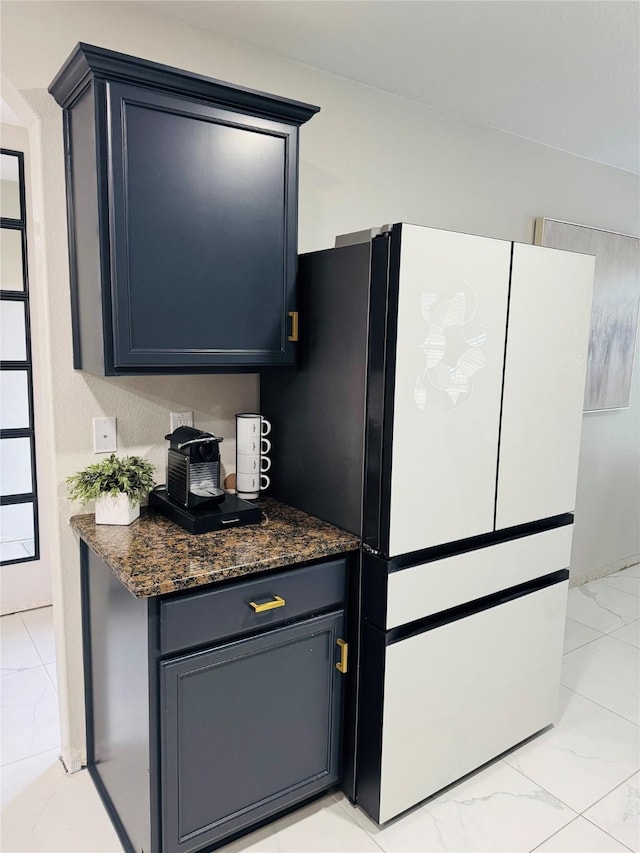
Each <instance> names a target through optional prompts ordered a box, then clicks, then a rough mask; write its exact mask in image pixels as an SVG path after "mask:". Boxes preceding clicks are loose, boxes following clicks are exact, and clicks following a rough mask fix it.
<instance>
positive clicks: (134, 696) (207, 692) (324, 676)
mask: <svg viewBox="0 0 640 853" xmlns="http://www.w3.org/2000/svg"><path fill="white" fill-rule="evenodd" d="M82 554H83V559H82V575H83V619H84V651H85V666H86V682H87V687H86V704H87V721H88V724H87V741H88V743H87V748H88V764H89V769H90V773H91V775H92V777H93V779H94V781H95V783H96V786H97V788H98V790H99V791H100V793H101V795H102V798H103V801H104V802H105V805H106V807H107V809H108V811H109V812H110V815H111V817H112V820H113V822H114V825H115V826H116V829H117V830H118V832H119V835H120V839H121V841H122V843H123V845H124V846H125V849H126V850H128V851H135V853H177V852H178V851H183V853H196V851H202V850H208V849H210V848H211V847H214V846H216V845H219V844H221V843H224V841H225V840H229V839H231V838H233V837H235V836H236V835H238V834H240V833H242V832H243V831H247V830H248V829H250V828H251V827H254V826H256V825H259V824H260V823H263V822H265V821H266V820H268V819H269V818H271V817H273V816H275V815H277V814H278V813H280V812H282V811H285V810H287V809H289V808H291V807H293V806H295V805H296V804H298V803H301V802H302V801H304V800H306V799H308V798H310V797H312V796H314V795H316V794H318V793H320V792H322V791H324V790H326V789H328V788H330V787H333V786H335V785H337V784H338V782H339V781H340V774H341V750H342V742H341V740H342V729H341V719H342V711H343V696H344V689H345V683H346V681H347V679H348V678H349V677H350V673H349V672H348V670H347V673H346V675H345V674H343V673H342V672H341V671H340V670H339V668H338V667H337V666H336V664H341V663H342V661H343V655H344V652H343V651H342V638H344V637H345V636H346V635H345V630H346V626H345V612H344V607H345V597H346V580H347V565H346V560H345V559H342V558H340V559H334V560H326V561H324V562H322V563H316V564H311V565H308V566H304V567H300V568H296V569H288V570H285V571H278V572H274V573H271V574H267V575H259V576H257V577H256V578H255V579H254V580H253V581H243V582H240V583H231V584H229V585H222V586H216V587H206V588H204V589H203V590H202V591H201V592H198V591H196V592H190V593H184V594H176V595H171V596H163V597H159V598H154V599H146V600H139V599H135V598H133V596H131V594H130V593H129V592H128V591H127V590H126V589H125V588H124V587H123V586H122V584H121V583H120V581H118V580H117V578H116V577H115V576H114V574H113V572H112V571H111V570H110V569H109V567H108V566H106V565H105V564H104V563H103V562H102V561H101V560H100V558H99V557H97V555H96V554H95V553H94V552H93V551H91V550H90V549H89V548H88V547H87V546H86V545H85V544H84V543H82ZM277 595H279V596H280V597H281V598H283V599H285V601H286V604H285V605H284V606H282V607H277V608H275V609H271V610H266V611H264V612H255V609H254V606H253V605H252V604H251V602H253V603H254V604H258V605H260V604H261V603H265V602H266V603H268V602H271V601H274V600H275V596H277ZM229 631H232V632H233V635H232V636H229ZM205 638H206V639H205ZM338 641H340V642H338ZM181 646H183V648H180V647H181Z"/></svg>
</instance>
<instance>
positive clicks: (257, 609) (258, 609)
mask: <svg viewBox="0 0 640 853" xmlns="http://www.w3.org/2000/svg"><path fill="white" fill-rule="evenodd" d="M286 603H287V602H286V601H285V600H284V598H281V597H280V596H279V595H274V596H273V601H265V602H264V604H256V602H255V601H250V602H249V607H253V610H254V613H264V612H265V610H275V609H276V607H284V606H285V604H286Z"/></svg>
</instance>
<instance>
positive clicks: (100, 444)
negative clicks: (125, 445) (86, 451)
mask: <svg viewBox="0 0 640 853" xmlns="http://www.w3.org/2000/svg"><path fill="white" fill-rule="evenodd" d="M117 449H118V442H117V438H116V419H115V418H94V419H93V452H94V453H114V452H115V451H116V450H117Z"/></svg>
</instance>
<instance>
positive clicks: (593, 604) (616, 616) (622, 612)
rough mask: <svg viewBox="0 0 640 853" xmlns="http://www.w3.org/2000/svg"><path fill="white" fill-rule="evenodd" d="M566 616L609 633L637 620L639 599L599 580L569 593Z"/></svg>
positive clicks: (639, 614)
mask: <svg viewBox="0 0 640 853" xmlns="http://www.w3.org/2000/svg"><path fill="white" fill-rule="evenodd" d="M567 616H568V617H569V618H570V619H574V620H575V621H576V622H580V623H582V624H583V625H587V626H588V627H589V628H594V629H595V630H596V631H602V632H603V633H605V634H608V633H609V632H610V631H615V629H616V628H622V626H623V625H626V624H627V623H628V622H633V621H635V620H636V619H638V618H640V598H638V596H637V595H632V594H631V593H629V592H625V591H624V590H621V589H618V588H616V587H613V586H609V585H608V583H607V582H606V579H601V580H597V581H593V582H592V583H586V584H583V586H577V587H574V588H573V589H571V590H569V597H568V600H567Z"/></svg>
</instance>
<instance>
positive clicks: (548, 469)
mask: <svg viewBox="0 0 640 853" xmlns="http://www.w3.org/2000/svg"><path fill="white" fill-rule="evenodd" d="M593 268H594V258H592V257H590V256H588V255H578V254H574V253H571V252H561V251H558V250H557V249H547V248H542V247H540V246H526V245H519V244H518V245H514V251H513V270H512V277H511V297H510V302H509V329H508V336H507V353H506V362H505V377H504V402H503V412H502V430H501V435H500V467H499V471H498V496H497V506H496V528H497V529H500V528H504V527H511V526H512V525H515V524H524V523H526V522H528V521H534V520H536V519H541V518H548V517H550V516H553V515H559V514H561V513H565V512H572V511H573V509H574V508H575V496H576V481H577V475H578V454H579V450H580V432H581V429H582V403H583V397H584V382H585V372H586V365H587V346H588V340H589V325H590V317H591V292H592V287H593Z"/></svg>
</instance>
